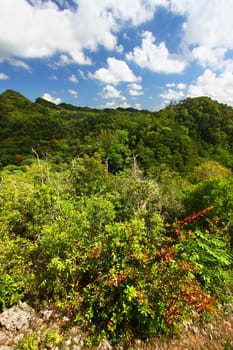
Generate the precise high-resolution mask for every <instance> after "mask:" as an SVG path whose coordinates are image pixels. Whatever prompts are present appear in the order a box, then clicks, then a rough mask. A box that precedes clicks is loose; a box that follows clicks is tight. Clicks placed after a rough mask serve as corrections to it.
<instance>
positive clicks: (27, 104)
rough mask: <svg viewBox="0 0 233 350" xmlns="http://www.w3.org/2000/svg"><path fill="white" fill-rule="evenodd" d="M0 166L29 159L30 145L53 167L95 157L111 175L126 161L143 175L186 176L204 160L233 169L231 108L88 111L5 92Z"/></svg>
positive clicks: (192, 102) (205, 102)
mask: <svg viewBox="0 0 233 350" xmlns="http://www.w3.org/2000/svg"><path fill="white" fill-rule="evenodd" d="M0 147H1V152H0V166H1V167H4V166H6V165H9V164H19V163H20V164H30V162H32V161H33V159H34V154H33V152H32V149H33V150H34V151H35V152H37V153H38V154H39V155H40V156H41V157H49V158H50V160H52V161H53V162H54V163H56V164H62V163H68V162H69V161H70V160H72V159H73V158H74V157H76V156H78V155H84V154H87V155H89V156H93V155H94V154H95V155H98V157H100V159H102V161H103V162H106V161H108V165H109V170H110V171H111V172H114V173H115V172H117V171H119V170H122V169H123V168H124V167H126V166H128V165H129V164H130V163H131V162H132V158H133V157H134V156H137V161H138V163H139V165H140V167H141V168H142V169H144V171H145V172H147V173H153V172H154V171H155V169H158V167H164V166H165V167H168V168H171V169H173V170H175V171H178V172H182V173H188V172H190V171H191V170H192V169H193V167H194V166H196V165H198V164H200V163H201V162H203V161H207V160H210V159H212V160H217V161H219V162H220V163H222V164H223V165H225V166H227V167H229V168H232V167H233V109H232V108H231V107H229V106H227V105H223V104H220V103H218V102H217V101H213V100H211V99H210V98H207V97H198V98H187V99H186V100H184V101H182V102H180V103H177V104H171V105H170V106H168V107H167V108H165V109H163V110H161V111H158V112H151V111H146V110H143V111H139V110H134V109H131V108H128V109H122V108H118V109H116V110H113V109H102V110H100V109H91V108H88V107H77V106H72V105H69V104H65V103H62V104H60V105H55V104H53V103H51V102H48V101H45V100H43V99H42V98H38V99H37V100H36V101H35V102H31V101H30V100H28V99H27V98H25V97H24V96H22V95H21V94H19V93H17V92H15V91H11V90H7V91H6V92H4V93H3V94H1V95H0Z"/></svg>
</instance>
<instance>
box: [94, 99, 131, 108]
mask: <svg viewBox="0 0 233 350" xmlns="http://www.w3.org/2000/svg"><path fill="white" fill-rule="evenodd" d="M118 107H121V108H130V107H131V105H130V104H129V103H128V102H126V101H124V102H119V100H112V101H108V102H106V103H105V105H104V106H100V108H114V109H115V108H118Z"/></svg>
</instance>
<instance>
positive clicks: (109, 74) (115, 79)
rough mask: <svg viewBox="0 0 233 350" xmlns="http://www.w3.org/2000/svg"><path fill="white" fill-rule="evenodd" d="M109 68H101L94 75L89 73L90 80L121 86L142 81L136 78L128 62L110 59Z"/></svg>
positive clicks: (108, 61) (108, 60)
mask: <svg viewBox="0 0 233 350" xmlns="http://www.w3.org/2000/svg"><path fill="white" fill-rule="evenodd" d="M107 64H108V68H100V69H98V70H97V71H96V72H95V73H94V74H91V73H89V77H90V78H94V79H97V80H100V81H102V82H103V83H107V84H119V83H120V82H136V81H140V80H141V78H140V77H136V76H135V75H134V73H133V72H132V70H131V69H130V68H129V66H128V65H127V63H126V62H124V61H121V60H117V59H116V58H114V57H108V59H107Z"/></svg>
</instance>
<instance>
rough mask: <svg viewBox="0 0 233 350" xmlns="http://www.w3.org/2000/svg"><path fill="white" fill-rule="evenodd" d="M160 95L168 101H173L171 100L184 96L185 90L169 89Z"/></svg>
mask: <svg viewBox="0 0 233 350" xmlns="http://www.w3.org/2000/svg"><path fill="white" fill-rule="evenodd" d="M160 96H161V97H162V98H164V99H166V100H168V101H171V100H179V99H180V98H182V97H184V93H183V91H177V90H174V89H168V90H167V91H166V92H164V93H163V94H160Z"/></svg>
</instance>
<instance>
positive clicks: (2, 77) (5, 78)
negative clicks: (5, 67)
mask: <svg viewBox="0 0 233 350" xmlns="http://www.w3.org/2000/svg"><path fill="white" fill-rule="evenodd" d="M8 79H9V77H8V75H7V74H5V73H0V80H8Z"/></svg>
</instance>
